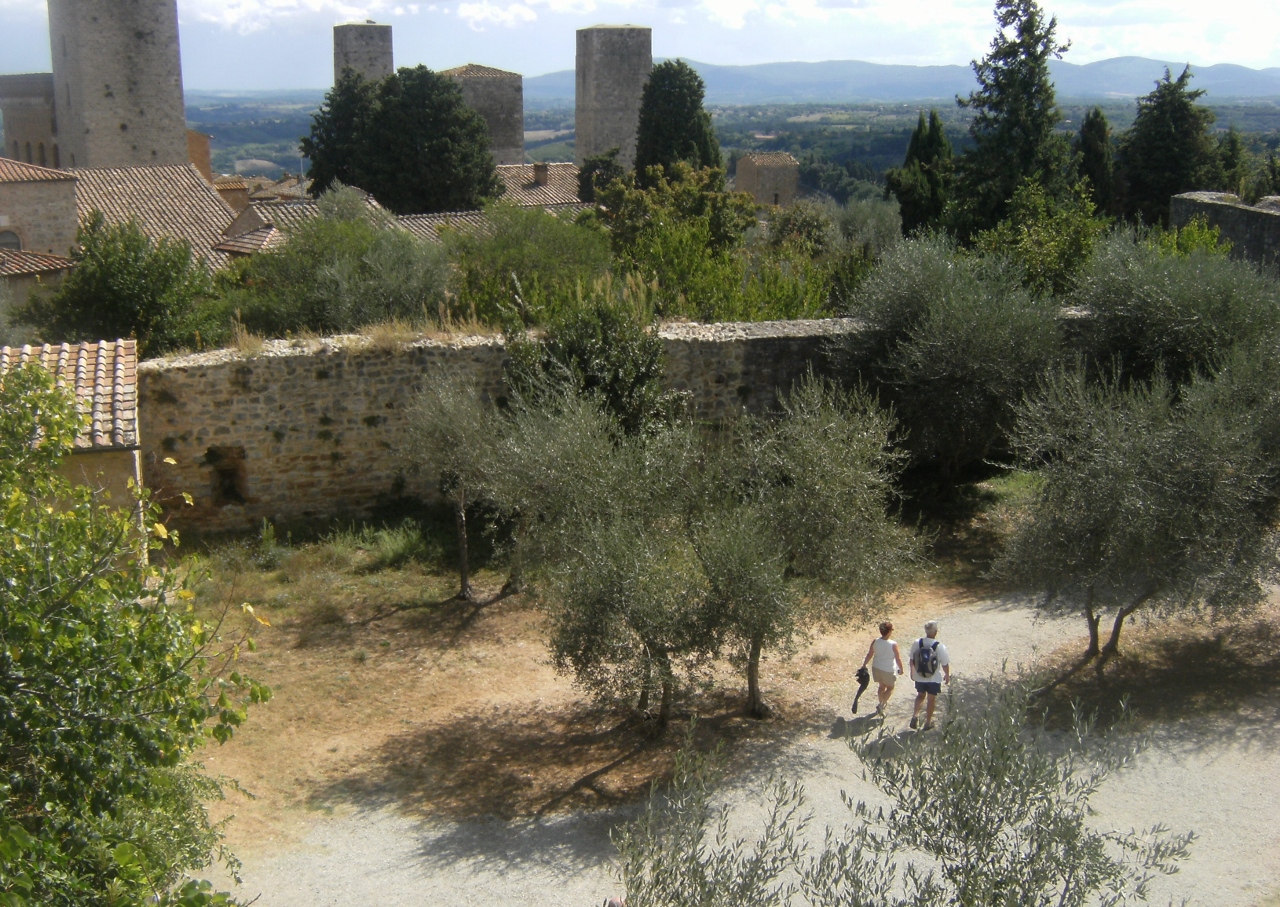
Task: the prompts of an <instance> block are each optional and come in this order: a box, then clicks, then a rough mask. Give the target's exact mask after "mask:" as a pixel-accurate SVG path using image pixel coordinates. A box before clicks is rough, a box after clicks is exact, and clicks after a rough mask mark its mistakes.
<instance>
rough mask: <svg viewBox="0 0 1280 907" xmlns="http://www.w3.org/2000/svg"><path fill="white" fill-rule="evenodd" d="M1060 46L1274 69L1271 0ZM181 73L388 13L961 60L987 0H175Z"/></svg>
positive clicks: (529, 38)
mask: <svg viewBox="0 0 1280 907" xmlns="http://www.w3.org/2000/svg"><path fill="white" fill-rule="evenodd" d="M1044 5H1045V9H1046V10H1047V11H1048V12H1050V13H1052V14H1054V15H1056V16H1057V17H1058V22H1059V34H1060V35H1061V37H1063V38H1069V39H1070V40H1071V42H1072V49H1071V51H1070V53H1068V55H1067V57H1066V59H1067V60H1069V61H1071V62H1075V63H1088V62H1092V61H1094V60H1101V59H1105V58H1107V57H1115V56H1122V55H1130V54H1131V55H1136V56H1145V57H1153V58H1156V59H1165V60H1173V61H1190V62H1193V63H1197V64H1200V65H1209V64H1213V63H1239V64H1242V65H1245V66H1251V67H1254V68H1262V67H1270V66H1280V39H1278V38H1277V36H1280V2H1277V0H1222V2H1218V3H1207V2H1204V0H1059V2H1056V3H1055V2H1053V0H1049V2H1047V3H1045V4H1044ZM178 8H179V15H180V20H181V31H182V54H183V71H184V77H185V81H186V84H187V86H188V87H189V88H196V89H215V88H225V89H235V90H243V89H254V88H260V89H280V88H318V87H325V86H327V85H328V84H329V82H330V81H331V79H332V66H333V63H332V61H333V57H332V45H331V27H332V26H333V25H334V24H336V23H339V22H348V21H362V20H364V19H374V20H377V21H379V22H386V23H390V24H391V25H393V26H395V54H396V64H397V65H412V64H416V63H425V64H426V65H428V66H430V67H431V68H433V69H444V68H448V67H450V66H456V65H459V64H461V63H468V62H471V63H483V64H487V65H490V66H498V67H501V68H503V69H510V70H514V71H517V72H522V73H524V74H525V75H530V76H532V75H540V74H542V73H545V72H551V71H554V70H558V69H571V68H572V67H573V53H574V30H575V29H577V28H581V27H583V26H586V25H594V24H597V23H601V22H609V23H621V22H631V23H635V24H640V25H648V26H651V27H652V28H653V49H654V53H655V55H657V56H662V57H674V56H680V57H686V58H690V59H695V60H701V61H703V62H707V63H721V64H743V63H766V62H776V61H787V60H810V61H816V60H868V61H871V62H875V63H908V64H932V63H967V62H968V61H969V60H971V59H973V58H974V57H977V56H981V55H982V54H983V53H984V52H985V50H986V47H987V44H988V43H989V41H990V39H991V35H992V32H993V29H994V24H993V20H992V17H991V8H992V3H991V2H990V0H436V2H432V3H397V2H381V0H375V2H368V3H363V4H362V3H349V2H332V0H179V2H178ZM48 68H49V45H48V36H47V30H46V25H45V4H44V2H43V0H0V72H31V71H38V70H47V69H48Z"/></svg>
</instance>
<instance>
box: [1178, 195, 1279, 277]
mask: <svg viewBox="0 0 1280 907" xmlns="http://www.w3.org/2000/svg"><path fill="white" fill-rule="evenodd" d="M1197 216H1198V217H1203V218H1204V219H1205V220H1206V221H1208V223H1209V226H1211V227H1217V228H1218V234H1219V236H1221V237H1222V239H1225V240H1227V241H1229V242H1230V243H1231V257H1232V258H1242V259H1245V260H1246V261H1252V262H1255V263H1257V264H1261V265H1269V266H1272V267H1277V268H1280V195H1270V196H1267V197H1266V198H1264V199H1261V200H1260V201H1259V202H1258V203H1257V204H1256V205H1246V204H1245V203H1244V202H1242V201H1241V200H1240V199H1239V197H1237V196H1235V195H1231V194H1230V193H1227V192H1187V193H1184V194H1182V195H1175V196H1174V197H1173V198H1171V199H1170V200H1169V223H1170V224H1171V225H1173V226H1175V227H1179V228H1181V227H1185V226H1186V225H1187V223H1188V222H1189V221H1190V220H1191V219H1192V218H1193V217H1197Z"/></svg>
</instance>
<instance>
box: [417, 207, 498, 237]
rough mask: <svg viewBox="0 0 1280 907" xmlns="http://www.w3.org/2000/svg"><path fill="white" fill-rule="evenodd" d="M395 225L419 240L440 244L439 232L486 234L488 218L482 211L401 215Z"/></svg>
mask: <svg viewBox="0 0 1280 907" xmlns="http://www.w3.org/2000/svg"><path fill="white" fill-rule="evenodd" d="M396 223H397V224H399V225H400V226H401V227H402V228H403V229H405V230H408V231H409V232H410V233H412V234H413V235H414V236H416V237H418V238H419V239H425V240H426V241H427V242H431V243H438V242H440V231H441V230H442V229H443V230H459V231H462V232H464V233H487V232H488V230H489V218H488V217H486V216H485V213H484V212H483V211H449V212H444V213H441V214H402V215H400V216H399V217H397V218H396Z"/></svg>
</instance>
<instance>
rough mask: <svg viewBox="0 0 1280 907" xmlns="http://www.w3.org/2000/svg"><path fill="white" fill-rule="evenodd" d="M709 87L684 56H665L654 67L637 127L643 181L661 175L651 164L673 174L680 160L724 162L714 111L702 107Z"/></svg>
mask: <svg viewBox="0 0 1280 907" xmlns="http://www.w3.org/2000/svg"><path fill="white" fill-rule="evenodd" d="M705 90H706V86H705V85H704V84H703V82H702V77H701V76H699V75H698V73H697V72H696V71H695V70H694V69H693V67H691V66H690V65H689V64H688V63H686V62H684V61H683V60H664V61H663V62H661V63H659V64H658V65H656V66H654V67H653V69H652V70H651V71H650V72H649V81H648V82H646V83H645V86H644V92H643V93H642V94H641V96H640V124H639V126H638V128H637V129H636V174H637V177H638V180H639V182H640V184H641V185H645V186H650V185H653V184H654V183H655V182H657V180H658V179H659V177H658V176H657V175H656V174H651V173H650V170H649V168H651V167H660V168H662V172H663V173H667V174H670V173H671V172H672V168H673V167H674V166H675V164H676V162H677V161H680V162H683V163H686V164H689V165H690V166H691V167H693V169H695V170H701V169H702V168H704V167H712V168H719V167H720V144H719V142H717V141H716V133H715V130H714V129H713V128H712V127H711V115H710V114H709V113H707V112H706V111H705V110H703V109H702V98H703V94H704V92H705Z"/></svg>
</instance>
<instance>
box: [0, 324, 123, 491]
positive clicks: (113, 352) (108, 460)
mask: <svg viewBox="0 0 1280 907" xmlns="http://www.w3.org/2000/svg"><path fill="white" fill-rule="evenodd" d="M30 362H34V363H37V364H39V365H42V366H44V367H45V368H47V369H48V370H49V371H50V372H52V373H53V376H54V378H55V379H56V380H57V382H58V384H59V385H61V386H63V387H65V388H67V389H69V390H72V391H74V392H75V395H76V400H77V401H78V402H79V404H80V408H81V410H82V411H83V412H84V414H85V415H86V416H88V424H87V426H86V428H85V430H84V431H82V432H81V433H80V435H79V436H78V437H77V438H76V441H75V448H74V449H73V451H72V454H71V456H69V457H67V458H66V459H65V460H63V462H62V467H61V472H62V474H63V475H64V476H66V477H67V478H68V479H70V480H71V481H72V482H77V483H80V484H85V485H88V486H90V487H91V488H94V489H95V490H102V491H105V492H106V493H107V494H108V495H109V496H110V497H109V498H108V500H109V501H110V502H111V503H112V504H117V505H130V504H133V503H135V501H136V496H135V495H134V493H133V491H132V490H131V489H130V487H129V483H130V482H132V483H133V487H134V488H141V487H142V460H141V448H140V445H139V443H138V440H139V439H138V350H137V343H136V342H135V341H133V340H114V341H112V340H103V341H99V342H96V343H61V344H46V345H45V346H36V347H32V346H23V347H7V346H6V347H0V375H3V374H4V373H6V372H7V371H9V370H10V369H12V368H16V367H17V366H18V365H21V364H25V363H30Z"/></svg>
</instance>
